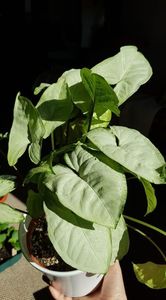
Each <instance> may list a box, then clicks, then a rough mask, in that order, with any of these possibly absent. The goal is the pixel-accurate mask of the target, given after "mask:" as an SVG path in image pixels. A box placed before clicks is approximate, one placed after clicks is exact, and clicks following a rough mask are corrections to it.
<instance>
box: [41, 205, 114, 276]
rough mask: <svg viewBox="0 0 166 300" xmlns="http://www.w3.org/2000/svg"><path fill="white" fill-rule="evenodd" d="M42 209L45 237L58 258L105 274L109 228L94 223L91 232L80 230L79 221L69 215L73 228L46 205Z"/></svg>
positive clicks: (75, 266) (109, 250)
mask: <svg viewBox="0 0 166 300" xmlns="http://www.w3.org/2000/svg"><path fill="white" fill-rule="evenodd" d="M44 210H45V214H46V219H47V223H48V235H49V238H50V240H51V242H52V244H53V246H54V247H55V249H56V250H57V252H58V253H59V255H60V256H61V257H62V259H63V260H64V261H65V262H66V263H68V264H69V265H71V266H73V267H74V268H77V269H79V270H82V271H86V272H91V273H106V272H107V270H108V268H109V265H110V259H111V240H110V231H109V229H108V228H106V227H104V226H100V225H97V224H93V228H92V229H91V230H90V229H87V228H83V227H82V225H81V227H80V226H79V219H77V216H76V215H73V218H74V219H75V224H78V226H76V225H73V224H72V223H70V222H67V221H66V220H64V219H62V218H60V217H59V216H58V215H57V214H56V213H55V212H53V211H52V210H50V209H49V208H48V207H47V206H46V205H44ZM62 213H63V211H62ZM62 233H63V234H62Z"/></svg>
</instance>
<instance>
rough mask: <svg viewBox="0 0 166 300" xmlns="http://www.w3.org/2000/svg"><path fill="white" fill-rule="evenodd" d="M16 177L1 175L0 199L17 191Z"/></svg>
mask: <svg viewBox="0 0 166 300" xmlns="http://www.w3.org/2000/svg"><path fill="white" fill-rule="evenodd" d="M15 180H16V177H15V176H11V175H0V197H2V196H4V195H6V194H8V193H10V192H12V191H13V190H14V189H15Z"/></svg>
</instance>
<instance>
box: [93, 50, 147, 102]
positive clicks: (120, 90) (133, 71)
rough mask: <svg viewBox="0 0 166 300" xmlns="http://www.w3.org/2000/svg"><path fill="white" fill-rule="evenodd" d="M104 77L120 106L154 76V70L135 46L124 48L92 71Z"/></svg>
mask: <svg viewBox="0 0 166 300" xmlns="http://www.w3.org/2000/svg"><path fill="white" fill-rule="evenodd" d="M91 70H92V72H93V73H97V74H99V75H101V76H103V77H104V78H105V79H106V81H107V82H108V83H109V84H111V85H116V86H115V88H114V91H115V93H116V95H117V97H118V99H119V105H120V104H122V103H123V102H124V101H125V100H126V99H128V98H129V97H130V96H131V95H132V94H134V93H135V92H136V91H137V90H138V89H139V87H140V86H141V85H142V84H144V83H146V82H147V81H148V80H149V78H150V77H151V75H152V68H151V66H150V64H149V62H148V61H147V60H146V58H145V57H144V56H143V54H142V53H140V52H139V51H138V50H137V47H135V46H124V47H121V48H120V52H119V53H118V54H116V55H114V56H112V57H109V58H107V59H105V60H104V61H102V62H100V63H99V64H97V65H96V66H94V67H93V68H92V69H91Z"/></svg>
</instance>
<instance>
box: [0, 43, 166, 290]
mask: <svg viewBox="0 0 166 300" xmlns="http://www.w3.org/2000/svg"><path fill="white" fill-rule="evenodd" d="M151 75H152V69H151V66H150V64H149V62H148V61H147V60H146V58H145V57H144V55H143V54H142V53H140V52H139V51H138V49H137V47H135V46H124V47H121V49H120V52H119V53H118V54H116V55H115V56H113V57H110V58H107V59H105V60H104V61H102V62H100V63H99V64H97V65H96V66H94V67H93V68H91V69H88V68H82V69H71V70H69V71H66V72H65V73H63V74H62V76H61V77H60V78H59V79H58V81H57V82H55V83H52V84H48V83H41V85H40V86H39V87H37V88H36V89H35V90H34V95H35V96H34V97H36V98H37V100H36V103H37V104H36V105H34V104H33V103H34V101H35V100H34V99H33V102H32V101H30V100H29V99H27V98H26V97H24V96H22V95H21V94H20V93H18V94H17V96H16V100H15V106H14V118H13V124H12V127H11V130H10V135H9V145H8V162H9V165H10V166H15V165H16V164H17V161H18V159H19V158H20V157H21V156H22V155H23V154H24V153H25V151H26V149H27V148H28V153H29V158H30V160H31V161H32V162H33V163H34V164H35V165H36V166H34V168H32V169H30V170H29V172H28V174H27V176H26V178H25V180H24V185H26V184H29V183H33V184H34V185H36V186H37V191H36V189H35V190H32V189H31V190H29V192H28V199H27V211H28V213H29V214H30V215H31V216H32V217H35V218H36V217H41V216H43V215H44V216H45V217H46V220H47V225H48V235H49V238H50V240H51V242H52V244H53V246H54V248H55V249H56V251H57V252H58V253H59V254H60V256H61V257H62V259H63V260H64V261H65V262H66V263H67V264H69V265H71V266H73V267H74V268H77V269H80V270H82V271H87V272H91V273H106V272H107V270H108V268H109V266H110V265H111V264H112V263H113V262H114V261H115V259H122V258H123V256H124V255H126V253H127V252H128V249H129V236H128V227H127V223H126V221H127V222H128V220H130V221H133V222H136V223H138V224H139V223H140V224H142V225H144V226H145V227H149V228H151V229H154V230H155V231H157V232H158V233H159V234H162V235H164V236H165V235H166V232H164V231H163V230H162V229H159V228H157V227H155V226H152V225H150V224H148V223H146V222H144V221H143V220H138V219H135V218H133V217H132V216H127V215H124V214H123V212H124V207H125V203H126V201H127V196H128V190H127V178H128V174H132V176H133V177H135V178H136V179H138V180H139V181H140V182H141V183H142V185H143V188H144V190H145V194H146V197H147V211H146V215H147V214H149V213H151V212H152V211H154V210H155V207H156V203H157V200H156V196H155V190H154V187H153V185H155V184H157V185H158V184H165V182H166V177H165V160H164V158H163V156H162V154H161V153H160V152H159V150H158V149H157V148H156V147H155V146H154V145H153V144H152V143H151V141H150V140H149V139H148V138H146V137H145V136H143V135H142V134H141V133H140V132H138V131H137V130H135V129H131V128H127V127H123V126H115V125H111V117H112V114H115V115H116V116H119V114H120V106H121V104H122V103H124V101H126V100H127V99H128V98H129V97H130V96H131V95H132V94H134V93H135V92H136V91H137V90H138V89H139V87H140V86H141V85H142V84H144V83H146V82H147V81H148V80H149V79H150V77H151ZM48 138H50V141H51V143H50V145H51V147H50V148H51V149H49V150H48V151H45V150H43V147H42V146H44V143H46V139H48ZM46 148H47V149H48V144H47V147H45V149H46ZM35 188H36V187H35ZM137 205H139V204H138V203H137ZM22 219H23V215H22V214H21V213H20V212H18V211H17V210H13V209H12V208H11V207H8V206H7V205H5V204H1V207H0V221H1V222H5V223H6V222H21V221H22ZM132 228H133V230H137V229H136V228H135V227H134V226H132ZM139 232H140V233H141V234H144V233H142V231H140V230H139ZM148 239H149V240H150V241H151V242H152V244H153V245H155V246H156V248H157V249H159V252H160V254H161V255H162V258H163V264H160V265H159V264H154V263H152V262H146V263H142V264H133V267H134V271H135V274H136V276H137V278H138V280H139V281H141V282H143V283H145V284H146V285H148V286H149V287H151V288H156V289H158V288H166V276H165V274H166V263H165V262H166V256H165V255H164V253H163V252H162V250H161V249H160V248H159V247H158V246H157V245H156V243H155V242H154V241H152V240H151V239H150V238H148ZM130 247H132V245H130Z"/></svg>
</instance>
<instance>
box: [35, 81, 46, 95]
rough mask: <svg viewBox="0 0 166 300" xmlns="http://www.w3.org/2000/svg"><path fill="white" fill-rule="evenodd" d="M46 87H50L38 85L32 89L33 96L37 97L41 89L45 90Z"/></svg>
mask: <svg viewBox="0 0 166 300" xmlns="http://www.w3.org/2000/svg"><path fill="white" fill-rule="evenodd" d="M48 86H50V84H49V83H44V82H42V83H40V85H39V86H37V87H35V89H34V95H38V94H39V93H40V92H41V91H42V90H43V89H45V88H47V87H48Z"/></svg>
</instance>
